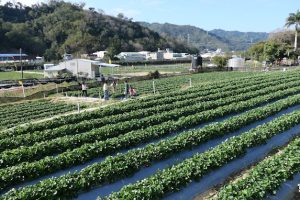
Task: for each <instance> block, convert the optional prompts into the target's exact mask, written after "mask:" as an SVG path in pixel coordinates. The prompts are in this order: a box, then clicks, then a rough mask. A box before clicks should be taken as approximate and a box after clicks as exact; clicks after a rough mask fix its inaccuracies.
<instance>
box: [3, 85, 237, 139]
mask: <svg viewBox="0 0 300 200" xmlns="http://www.w3.org/2000/svg"><path fill="white" fill-rule="evenodd" d="M211 89H212V87H211V88H204V89H202V88H199V89H197V90H195V91H191V93H192V94H190V95H185V96H184V95H182V96H178V97H176V98H172V99H168V100H169V101H164V100H165V99H167V98H164V99H159V100H155V101H151V102H149V101H148V102H144V103H137V102H138V101H130V102H126V104H125V103H122V104H120V105H119V106H114V107H110V108H104V109H100V110H99V111H95V112H87V113H86V112H85V113H82V114H80V115H71V116H68V117H61V118H58V119H55V120H52V121H50V122H48V123H46V124H45V123H40V124H35V125H30V126H27V127H19V128H17V129H15V130H13V131H9V132H4V133H2V134H0V138H4V137H6V136H12V135H17V134H23V133H28V132H33V131H39V130H43V129H46V128H54V127H58V126H60V125H64V124H70V123H76V122H80V121H82V120H88V119H94V118H101V117H105V116H107V115H112V114H120V113H124V112H130V111H132V110H136V109H140V108H147V107H151V106H154V105H160V104H167V103H172V102H174V101H176V100H181V99H188V98H193V97H194V95H195V93H197V94H198V95H199V96H200V95H201V96H202V95H207V94H209V93H210V92H211V91H210V90H211ZM216 89H219V90H218V91H212V92H216V93H217V92H219V91H220V88H219V87H216ZM224 89H226V87H225V88H224ZM229 89H232V86H231V85H230V86H229ZM201 91H203V92H202V93H200V92H201ZM197 94H196V95H197ZM136 105H138V106H136Z"/></svg>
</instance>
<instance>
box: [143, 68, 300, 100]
mask: <svg viewBox="0 0 300 200" xmlns="http://www.w3.org/2000/svg"><path fill="white" fill-rule="evenodd" d="M288 76H295V77H296V76H298V77H299V71H293V72H288V73H285V74H282V73H277V72H276V73H275V72H272V73H266V74H261V73H260V74H258V75H255V76H242V77H239V78H232V79H229V80H228V79H219V80H218V81H216V82H204V83H202V84H199V85H197V86H196V88H209V87H212V86H218V87H219V88H222V87H223V86H224V85H227V84H228V83H229V82H230V83H232V84H240V83H245V82H252V81H255V80H266V79H271V78H273V79H280V78H284V77H288ZM212 78H213V77H212ZM228 81H229V82H228ZM193 89H194V87H192V88H189V89H188V90H182V91H170V92H168V93H166V94H160V95H153V96H149V97H147V98H146V99H141V101H143V100H145V101H149V100H154V99H157V98H165V97H172V96H178V95H186V94H188V93H189V91H191V90H193Z"/></svg>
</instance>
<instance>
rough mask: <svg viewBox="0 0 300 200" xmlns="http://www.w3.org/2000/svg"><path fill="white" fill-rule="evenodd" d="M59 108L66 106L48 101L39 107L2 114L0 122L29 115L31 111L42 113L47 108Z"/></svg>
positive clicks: (12, 110)
mask: <svg viewBox="0 0 300 200" xmlns="http://www.w3.org/2000/svg"><path fill="white" fill-rule="evenodd" d="M61 106H65V107H67V106H68V104H63V103H52V102H50V101H48V102H47V103H43V104H41V105H35V106H29V107H27V108H26V109H25V108H24V109H22V110H14V109H13V108H12V109H11V110H10V112H8V113H2V114H1V116H0V120H3V119H5V118H11V119H13V118H18V117H19V116H21V115H30V112H31V111H36V112H38V111H43V110H46V109H48V108H55V107H61Z"/></svg>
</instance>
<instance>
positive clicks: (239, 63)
mask: <svg viewBox="0 0 300 200" xmlns="http://www.w3.org/2000/svg"><path fill="white" fill-rule="evenodd" d="M244 66H245V59H244V58H239V57H234V58H231V59H229V60H228V67H232V68H237V67H244Z"/></svg>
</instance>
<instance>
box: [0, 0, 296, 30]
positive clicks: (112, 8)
mask: <svg viewBox="0 0 300 200" xmlns="http://www.w3.org/2000/svg"><path fill="white" fill-rule="evenodd" d="M5 1H7V0H2V3H3V2H5ZM41 1H42V0H20V2H21V3H24V4H27V5H31V4H33V3H37V2H41ZM71 2H77V3H79V2H84V3H85V4H86V7H87V8H88V7H94V8H96V9H102V10H104V11H105V13H106V14H110V15H117V14H118V13H120V12H122V13H124V14H125V16H127V17H129V18H133V20H134V21H146V22H159V23H165V22H168V23H173V24H180V25H193V26H197V27H200V28H203V29H205V30H212V29H217V28H221V29H225V30H238V31H260V32H271V31H274V30H276V29H279V28H283V27H284V24H285V19H286V18H287V16H288V14H289V13H291V12H296V11H297V10H298V9H300V0H186V1H182V0H87V1H81V0H71Z"/></svg>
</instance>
